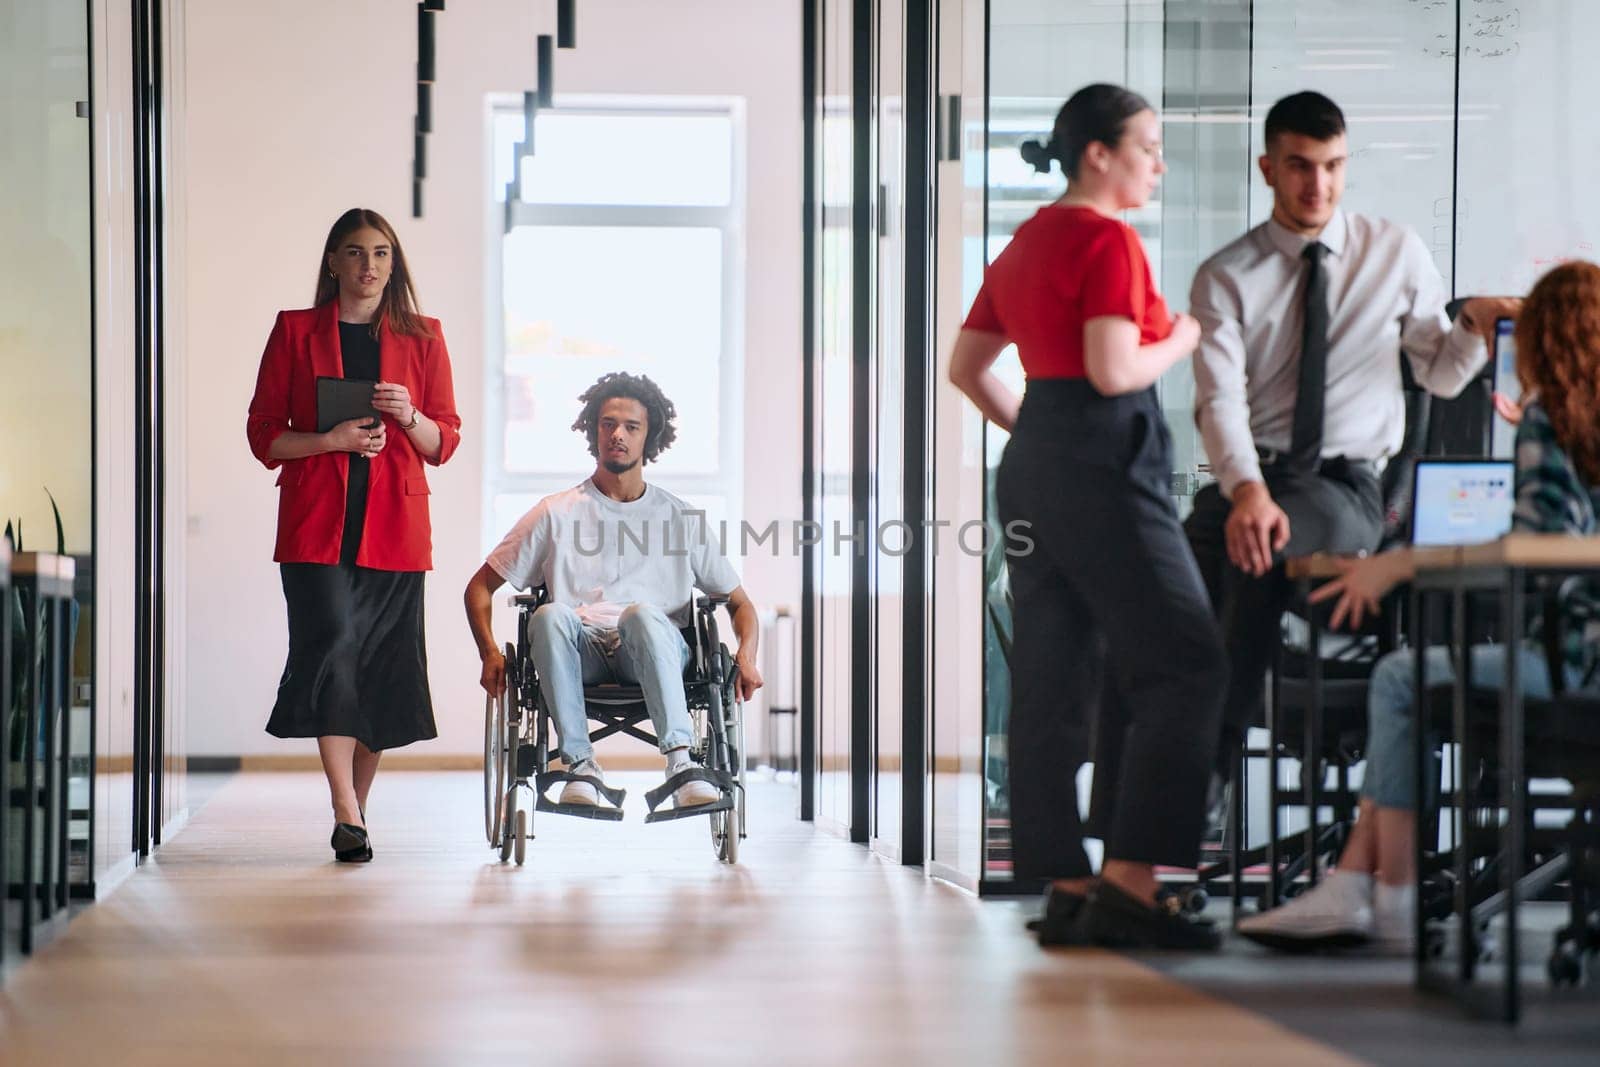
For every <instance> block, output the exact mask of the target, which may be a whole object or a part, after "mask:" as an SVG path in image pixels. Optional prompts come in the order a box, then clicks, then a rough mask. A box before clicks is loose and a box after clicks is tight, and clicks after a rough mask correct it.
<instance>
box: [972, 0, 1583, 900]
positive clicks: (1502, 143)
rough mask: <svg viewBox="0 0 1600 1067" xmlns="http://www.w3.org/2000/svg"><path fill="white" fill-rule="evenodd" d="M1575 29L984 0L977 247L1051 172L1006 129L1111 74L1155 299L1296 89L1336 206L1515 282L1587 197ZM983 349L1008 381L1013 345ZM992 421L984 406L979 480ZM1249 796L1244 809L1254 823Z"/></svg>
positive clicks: (1038, 133)
mask: <svg viewBox="0 0 1600 1067" xmlns="http://www.w3.org/2000/svg"><path fill="white" fill-rule="evenodd" d="M1597 34H1600V6H1593V7H1592V6H1591V5H1578V4H1567V3H1561V2H1560V0H1544V2H1534V3H1519V4H1518V5H1516V6H1515V7H1512V6H1510V5H1507V4H1505V3H1502V2H1499V0H1453V2H1452V0H1436V2H1428V3H1405V4H1401V3H1393V2H1390V0H1332V2H1330V0H1284V2H1281V3H1272V4H1261V3H1251V2H1249V0H1166V2H1164V3H1163V2H1152V0H1125V2H1124V3H1120V4H1118V3H1109V4H1108V3H1104V2H1097V0H1050V2H1048V3H1046V2H1041V0H990V3H989V45H990V47H989V68H990V72H991V73H990V88H989V108H990V122H989V127H988V135H989V139H988V179H987V187H988V197H987V207H988V218H987V223H986V249H985V251H986V255H987V257H988V258H989V259H991V260H992V259H993V257H994V256H995V255H996V254H997V253H998V252H999V251H1000V249H1001V248H1003V247H1004V246H1005V243H1006V242H1007V241H1008V240H1009V239H1010V235H1011V233H1012V232H1013V231H1014V230H1015V229H1016V227H1017V226H1018V225H1019V224H1020V223H1021V222H1022V221H1024V220H1025V219H1026V218H1027V217H1028V216H1029V215H1031V214H1032V213H1033V211H1034V210H1036V209H1037V208H1038V206H1040V205H1041V204H1044V203H1048V202H1049V201H1050V200H1052V199H1054V197H1056V196H1057V195H1059V194H1060V192H1061V191H1062V187H1063V182H1062V179H1061V176H1060V175H1059V173H1052V174H1051V175H1049V176H1048V177H1047V176H1043V175H1035V174H1033V173H1032V172H1031V169H1030V168H1028V167H1027V166H1026V165H1025V164H1024V163H1023V162H1022V160H1021V157H1020V156H1019V155H1018V154H1017V145H1018V143H1020V141H1021V140H1023V139H1025V138H1028V137H1039V138H1043V137H1045V136H1047V135H1048V133H1049V130H1050V126H1051V123H1052V121H1053V119H1054V115H1055V111H1056V109H1057V108H1058V107H1059V106H1060V105H1061V103H1062V102H1063V101H1064V100H1065V99H1066V97H1067V96H1069V95H1071V93H1072V92H1073V91H1074V90H1076V89H1078V88H1080V87H1081V86H1083V85H1086V84H1089V83H1090V82H1094V81H1114V82H1118V83H1120V84H1124V85H1127V86H1128V87H1130V88H1132V89H1134V90H1136V91H1138V92H1140V93H1142V94H1143V95H1144V96H1145V97H1146V98H1148V99H1149V100H1150V101H1151V102H1152V104H1155V105H1156V106H1157V107H1158V108H1159V109H1160V111H1161V115H1162V136H1163V141H1164V147H1165V153H1166V162H1167V166H1168V172H1167V174H1166V176H1165V177H1164V178H1163V180H1162V184H1161V188H1160V190H1159V191H1158V193H1157V195H1156V197H1155V198H1153V199H1152V201H1151V202H1150V203H1149V204H1148V205H1147V206H1146V207H1145V208H1144V209H1143V210H1141V211H1138V212H1134V213H1132V214H1131V216H1130V217H1129V218H1128V220H1127V221H1128V222H1129V223H1131V224H1132V225H1133V226H1134V227H1135V228H1136V229H1137V230H1138V231H1139V233H1140V236H1141V237H1142V238H1143V240H1144V244H1145V249H1146V252H1147V254H1148V255H1149V258H1150V262H1151V264H1152V266H1153V268H1154V269H1155V272H1156V279H1157V283H1158V285H1159V286H1160V288H1161V291H1162V293H1163V294H1164V295H1165V296H1166V299H1167V302H1168V303H1169V305H1171V306H1172V307H1173V308H1174V309H1175V310H1182V309H1184V308H1186V307H1187V306H1188V290H1189V285H1190V282H1191V280H1192V279H1193V276H1194V273H1195V270H1196V268H1197V267H1198V266H1199V264H1200V263H1201V262H1203V261H1204V260H1205V259H1206V257H1208V256H1209V255H1210V254H1211V253H1213V252H1214V251H1216V250H1217V249H1219V248H1221V247H1222V246H1223V245H1225V244H1226V243H1228V242H1229V241H1231V240H1233V239H1234V238H1235V237H1237V236H1239V235H1240V234H1242V233H1243V232H1244V231H1245V230H1246V229H1248V228H1249V227H1251V226H1254V225H1256V224H1258V223H1260V222H1263V221H1265V220H1266V219H1267V218H1268V217H1269V216H1270V214H1271V210H1272V200H1271V192H1270V190H1268V189H1267V188H1266V185H1265V183H1264V182H1263V181H1262V179H1261V176H1260V173H1259V170H1258V168H1257V165H1256V158H1257V156H1258V155H1259V154H1260V153H1261V151H1262V150H1263V144H1262V131H1261V127H1262V123H1263V121H1264V119H1265V117H1266V112H1267V110H1268V109H1269V108H1270V107H1271V106H1272V104H1273V103H1274V102H1275V101H1276V100H1278V99H1280V98H1281V97H1283V96H1286V95H1288V94H1289V93H1293V92H1297V91H1300V90H1303V89H1314V90H1317V91H1319V92H1323V93H1326V94H1327V95H1328V96H1330V97H1331V98H1332V99H1334V100H1335V101H1336V102H1337V103H1338V104H1339V105H1340V107H1341V108H1342V109H1343V110H1344V112H1345V116H1346V120H1347V123H1348V127H1349V129H1348V140H1349V146H1350V159H1349V163H1348V177H1347V184H1346V188H1345V196H1344V201H1343V206H1344V208H1345V209H1346V210H1348V211H1353V212H1362V213H1368V214H1373V215H1381V216H1384V217H1387V218H1390V219H1393V220H1396V221H1398V222H1402V223H1404V224H1406V225H1408V226H1410V227H1411V228H1412V229H1414V230H1416V231H1417V233H1418V234H1419V235H1421V237H1422V239H1423V241H1424V242H1425V243H1426V244H1427V245H1428V247H1429V249H1430V250H1431V251H1432V253H1433V256H1434V261H1435V263H1436V264H1437V265H1438V267H1439V270H1440V272H1441V274H1442V275H1443V276H1444V279H1445V281H1446V284H1447V285H1448V286H1449V287H1450V289H1451V290H1452V292H1453V294H1454V295H1457V296H1467V295H1473V294H1479V293H1492V294H1508V295H1521V294H1522V293H1525V292H1526V290H1527V288H1528V287H1529V286H1530V285H1531V284H1532V282H1533V281H1534V279H1536V278H1537V277H1538V275H1539V274H1540V273H1542V272H1543V271H1544V270H1545V269H1548V267H1549V266H1551V265H1553V264H1554V263H1556V262H1558V261H1560V260H1561V259H1564V258H1567V257H1570V256H1586V257H1590V258H1593V257H1594V255H1595V252H1594V247H1595V246H1594V241H1595V237H1596V233H1597V231H1600V204H1597V203H1596V200H1595V198H1594V197H1592V196H1587V195H1585V191H1584V189H1583V187H1582V186H1583V183H1582V180H1581V179H1580V178H1578V176H1579V175H1583V174H1592V173H1594V172H1595V170H1596V168H1597V167H1600V132H1597V130H1596V129H1595V128H1594V125H1593V123H1592V121H1590V120H1589V119H1588V118H1587V117H1586V116H1587V109H1586V105H1585V104H1584V101H1587V100H1590V99H1593V95H1594V94H1593V92H1591V91H1590V90H1591V89H1594V88H1600V84H1594V83H1600V74H1597V73H1595V72H1594V68H1593V64H1590V63H1586V62H1585V56H1584V52H1583V45H1582V44H1581V43H1580V42H1584V41H1592V40H1594V39H1595V37H1596V35H1597ZM1003 366H1004V368H1005V373H1006V374H1007V375H1008V376H1009V379H1010V380H1011V381H1012V382H1013V383H1015V384H1020V377H1021V376H1020V369H1019V368H1017V367H1016V365H1015V362H1014V359H1007V360H1004V361H1003ZM1157 388H1158V391H1159V394H1160V400H1161V407H1162V409H1163V411H1164V412H1165V413H1166V415H1167V419H1168V423H1169V426H1170V428H1171V430H1172V434H1173V440H1174V446H1175V447H1174V469H1173V471H1172V495H1173V498H1174V503H1175V504H1176V506H1177V507H1178V509H1179V511H1180V513H1183V512H1186V511H1187V507H1188V503H1189V501H1190V500H1191V499H1192V497H1193V495H1194V493H1195V491H1196V490H1197V489H1198V488H1199V487H1200V486H1202V485H1204V484H1205V483H1206V482H1207V481H1209V480H1210V472H1209V468H1208V466H1207V463H1206V457H1205V453H1204V449H1203V447H1202V445H1201V442H1200V440H1199V436H1198V433H1197V432H1196V429H1195V424H1194V418H1193V401H1194V377H1193V371H1192V367H1191V365H1190V364H1189V363H1187V362H1185V363H1181V364H1179V365H1178V366H1177V367H1175V368H1173V369H1172V370H1171V371H1170V372H1168V374H1167V375H1166V376H1165V377H1164V378H1163V379H1162V381H1161V382H1160V383H1158V386H1157ZM1004 436H1005V435H1004V434H1003V433H1002V432H1000V431H999V430H997V429H996V428H994V427H992V426H990V427H988V428H987V433H986V439H985V456H986V461H987V463H986V468H987V469H986V484H987V485H989V486H990V487H992V484H993V472H994V466H995V464H996V463H997V462H998V459H999V455H1000V450H1001V449H1002V448H1003V447H1004ZM986 506H987V507H989V508H990V509H991V510H992V488H991V495H990V498H989V501H988V503H987V505H986ZM1003 572H1004V568H1003V564H1001V563H1000V562H998V561H996V563H995V564H994V565H992V566H991V567H990V568H988V570H987V571H986V574H985V589H986V597H985V605H984V612H985V637H986V640H985V646H984V657H985V674H986V678H987V684H986V686H985V694H984V699H985V706H986V726H985V739H986V744H987V748H986V759H985V769H986V790H985V797H986V799H987V801H988V804H989V809H988V819H989V822H990V825H991V832H990V834H989V836H988V842H989V848H988V850H987V851H986V854H985V861H984V864H985V866H984V881H985V883H986V884H994V885H996V887H998V885H999V883H1001V882H1003V880H1004V879H1005V878H1006V877H1008V874H1009V850H1008V841H1007V837H1006V836H1005V835H1003V834H996V833H994V831H993V827H994V826H995V825H996V824H999V825H1004V821H1005V820H1004V816H1005V805H1004V798H1005V752H1004V738H1005V722H1006V712H1007V705H1008V700H1009V692H1008V686H1007V684H1006V682H1007V678H1008V671H1007V665H1006V663H1005V656H1004V649H1005V648H1006V647H1007V645H1008V641H1007V637H1008V631H1009V614H1008V612H1007V611H1006V602H1007V601H1006V596H1005V578H1004V573H1003ZM1263 792H1264V791H1263V790H1262V789H1260V788H1252V789H1251V795H1252V796H1253V797H1255V798H1257V799H1264V797H1263V796H1262V794H1263ZM1263 814H1264V809H1263V811H1259V812H1254V813H1249V815H1248V817H1247V821H1248V823H1249V824H1250V825H1252V826H1254V827H1261V826H1262V825H1263V823H1264V819H1263V818H1261V817H1260V816H1261V815H1263ZM1285 829H1286V830H1290V831H1292V830H1293V829H1294V827H1293V826H1286V827H1285ZM1258 836H1259V834H1252V835H1251V837H1252V841H1251V843H1254V839H1255V838H1256V837H1258Z"/></svg>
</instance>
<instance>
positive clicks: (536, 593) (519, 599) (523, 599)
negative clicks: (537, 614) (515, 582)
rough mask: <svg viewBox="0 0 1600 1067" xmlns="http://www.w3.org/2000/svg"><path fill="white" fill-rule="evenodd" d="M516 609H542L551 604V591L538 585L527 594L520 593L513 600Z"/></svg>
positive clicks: (512, 604) (512, 603)
mask: <svg viewBox="0 0 1600 1067" xmlns="http://www.w3.org/2000/svg"><path fill="white" fill-rule="evenodd" d="M510 603H511V606H512V607H514V608H535V609H537V608H540V607H543V606H544V605H546V604H548V603H550V590H548V589H546V588H545V587H544V586H542V585H536V586H534V587H533V588H532V589H530V590H528V591H527V592H526V593H518V594H516V595H515V596H513V597H512V598H511V601H510Z"/></svg>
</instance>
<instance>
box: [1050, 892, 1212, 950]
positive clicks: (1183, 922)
mask: <svg viewBox="0 0 1600 1067" xmlns="http://www.w3.org/2000/svg"><path fill="white" fill-rule="evenodd" d="M1079 926H1080V928H1081V930H1082V932H1083V936H1084V937H1085V938H1086V939H1087V941H1088V942H1089V943H1090V944H1095V945H1101V946H1104V947H1106V948H1154V949H1173V950H1177V951H1189V952H1196V951H1199V952H1204V951H1210V950H1212V949H1215V948H1217V947H1218V946H1219V945H1221V944H1222V935H1221V934H1219V933H1218V932H1217V928H1216V927H1215V926H1214V925H1212V923H1211V922H1209V921H1208V920H1205V919H1196V918H1191V917H1190V916H1188V915H1185V914H1184V913H1183V907H1182V905H1181V903H1180V902H1179V901H1178V899H1177V898H1176V897H1169V898H1167V900H1166V901H1164V902H1162V903H1161V904H1157V905H1151V904H1147V903H1145V902H1144V901H1142V900H1140V899H1139V898H1137V897H1135V896H1132V895H1130V894H1128V893H1125V892H1123V891H1122V890H1121V889H1118V888H1117V887H1116V886H1114V885H1109V884H1107V883H1105V882H1101V883H1100V884H1099V885H1098V886H1096V887H1095V889H1094V891H1093V892H1092V893H1090V894H1089V899H1088V901H1087V903H1085V904H1084V907H1083V911H1082V914H1081V917H1080V919H1079Z"/></svg>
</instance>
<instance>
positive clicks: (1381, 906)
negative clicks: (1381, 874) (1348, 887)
mask: <svg viewBox="0 0 1600 1067" xmlns="http://www.w3.org/2000/svg"><path fill="white" fill-rule="evenodd" d="M1416 911H1417V887H1416V886H1414V885H1404V886H1388V885H1381V884H1380V885H1379V886H1378V889H1377V892H1376V893H1375V894H1373V898H1372V940H1373V943H1374V947H1376V948H1378V949H1380V950H1382V951H1383V952H1385V953H1394V954H1395V955H1410V954H1411V949H1412V946H1414V945H1415V944H1416V943H1417V927H1416V921H1417V920H1416Z"/></svg>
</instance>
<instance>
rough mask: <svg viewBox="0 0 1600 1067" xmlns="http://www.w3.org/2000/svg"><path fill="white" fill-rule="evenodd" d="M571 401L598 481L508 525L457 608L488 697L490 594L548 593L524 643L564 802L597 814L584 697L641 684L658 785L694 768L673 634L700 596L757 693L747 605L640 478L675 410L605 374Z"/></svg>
mask: <svg viewBox="0 0 1600 1067" xmlns="http://www.w3.org/2000/svg"><path fill="white" fill-rule="evenodd" d="M579 399H580V400H581V401H582V402H583V410H582V411H581V413H580V414H579V415H578V419H577V421H576V422H574V423H573V424H572V428H573V429H574V430H576V431H578V432H579V433H581V434H583V435H584V437H585V438H586V439H587V440H588V442H589V454H590V455H592V456H594V457H595V459H596V464H595V469H594V473H593V474H592V475H591V476H590V477H589V478H588V479H587V480H585V481H584V482H583V483H582V484H580V485H577V486H574V487H573V488H571V489H568V490H566V491H564V492H560V493H555V494H552V495H551V496H547V497H545V498H544V499H543V500H541V501H539V502H538V503H537V504H536V505H534V507H533V509H532V510H531V511H529V512H528V513H527V514H526V515H524V516H523V517H522V518H521V519H520V520H518V522H517V524H516V525H515V526H513V527H512V528H511V532H510V533H508V534H506V536H505V539H504V540H502V541H501V542H500V544H499V545H498V546H497V547H496V548H495V549H494V551H492V552H491V553H489V558H488V560H487V561H485V563H484V564H483V566H481V567H479V568H478V572H477V573H476V574H475V575H473V577H472V580H471V581H470V582H469V583H468V584H467V590H466V597H465V599H466V607H467V620H468V622H469V624H470V625H471V627H472V635H473V638H474V640H475V641H476V642H477V645H478V656H479V658H480V659H481V660H482V662H483V673H482V677H481V679H480V682H481V684H482V685H483V687H484V689H486V690H488V691H489V693H490V694H491V695H497V694H499V693H501V692H503V691H504V689H505V684H506V662H505V656H504V654H503V653H501V651H500V650H499V649H498V648H497V647H496V645H495V639H494V634H493V632H492V628H491V621H490V619H491V612H492V604H493V594H494V592H495V590H497V589H498V588H499V587H500V586H501V585H502V584H504V583H508V582H509V583H510V584H511V585H512V586H513V587H514V588H517V589H522V590H528V589H532V588H534V587H536V586H541V585H542V586H544V587H545V589H546V591H547V593H548V595H549V602H548V603H546V604H544V605H543V606H542V607H540V608H539V609H538V611H536V612H535V613H534V615H533V619H532V622H531V625H530V627H529V630H530V645H531V651H532V658H533V665H534V668H535V670H537V672H538V676H539V679H540V686H541V690H542V692H543V695H544V700H545V704H546V706H547V707H548V708H549V710H550V713H551V715H552V716H553V717H554V719H555V721H556V729H557V730H558V732H559V733H560V740H561V754H562V757H563V759H564V760H565V762H566V766H567V770H568V772H569V773H570V774H572V775H574V776H575V777H574V779H572V780H568V781H567V782H566V783H565V785H564V787H563V789H562V792H561V797H560V803H561V804H562V805H589V806H593V805H596V804H598V803H599V797H598V794H597V790H596V788H595V784H596V783H599V784H603V782H604V778H603V775H602V771H601V768H600V765H599V763H597V762H596V761H595V758H594V749H593V746H592V745H591V744H590V740H589V727H588V716H587V713H586V712H585V707H584V695H583V687H584V686H585V685H600V684H604V683H611V682H615V683H621V684H625V685H636V686H638V687H639V689H640V690H642V692H643V694H644V702H645V707H646V709H647V710H648V711H649V714H650V719H651V722H652V723H653V724H654V726H655V731H656V737H657V738H659V739H660V744H661V751H662V753H663V754H664V755H665V757H666V766H667V773H666V776H667V779H668V780H669V781H670V780H671V779H672V778H674V777H675V776H676V775H678V774H679V773H680V772H683V771H686V770H689V769H690V767H691V761H690V756H689V746H690V744H691V742H692V741H693V739H694V724H693V721H692V720H691V718H690V715H689V708H688V702H687V698H686V695H685V692H684V670H685V669H686V667H687V666H688V664H689V659H690V649H689V644H688V643H687V642H686V641H685V639H684V636H683V633H682V632H681V631H682V630H683V629H684V628H685V627H688V626H690V625H692V622H693V620H692V611H693V603H692V601H693V596H694V590H695V589H696V588H699V589H700V590H702V591H703V592H705V593H708V594H711V595H712V596H726V597H727V598H728V609H729V610H730V611H731V612H732V614H733V627H734V632H735V634H736V636H737V638H738V651H737V652H736V653H735V655H734V665H735V667H736V668H737V671H738V674H737V684H738V690H739V695H740V698H741V699H743V700H748V699H750V697H751V695H752V694H754V693H755V691H756V690H757V689H759V688H761V684H762V681H761V672H760V671H759V670H758V669H757V667H756V644H757V640H758V632H759V628H758V624H757V617H756V608H755V605H754V604H753V603H751V601H750V598H749V596H747V595H746V594H745V591H744V588H743V587H742V586H741V585H740V584H739V579H738V576H737V575H736V574H735V573H734V570H733V567H732V566H731V565H729V563H728V560H727V558H726V557H725V556H724V555H723V554H722V551H721V549H720V547H719V545H718V543H717V542H716V541H715V540H713V539H712V537H711V536H710V534H709V530H708V528H707V524H706V522H705V519H704V516H703V514H702V513H700V512H697V511H695V510H694V509H693V508H691V507H690V506H689V505H688V504H687V503H685V502H684V501H683V500H681V499H679V498H678V497H676V496H674V495H673V494H672V493H669V492H667V491H666V490H664V489H662V488H660V487H658V486H654V485H647V484H646V483H645V480H644V465H645V464H647V463H650V462H652V461H653V460H655V459H656V458H657V457H659V456H660V455H661V453H662V452H664V451H666V450H667V449H668V448H669V447H671V445H672V442H673V441H674V440H675V439H676V437H677V428H676V427H675V426H674V425H673V421H674V419H675V418H676V415H677V412H676V409H675V408H674V407H673V404H672V402H671V401H670V400H668V399H667V398H666V397H665V396H664V395H663V394H662V392H661V390H660V389H659V388H658V387H657V386H656V384H655V383H654V382H652V381H651V380H650V379H649V378H647V377H644V376H642V375H640V376H635V375H632V374H627V373H621V372H619V373H612V374H606V375H603V376H602V377H601V378H600V380H599V381H597V382H596V383H595V384H594V385H593V386H591V387H590V388H589V389H588V391H586V392H585V393H584V394H583V395H582V396H581V397H580V398H579ZM584 778H587V779H590V780H591V781H583V780H581V779H584ZM719 797H720V794H719V793H718V790H717V788H716V787H715V786H713V785H712V784H711V783H710V782H707V781H702V780H696V779H690V780H688V781H685V782H684V783H683V784H682V785H680V786H679V787H678V788H677V789H676V790H675V791H674V792H673V803H674V804H675V806H676V807H677V808H678V810H680V811H682V810H686V809H691V808H695V807H702V806H709V805H712V804H714V803H716V802H717V801H718V799H719Z"/></svg>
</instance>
